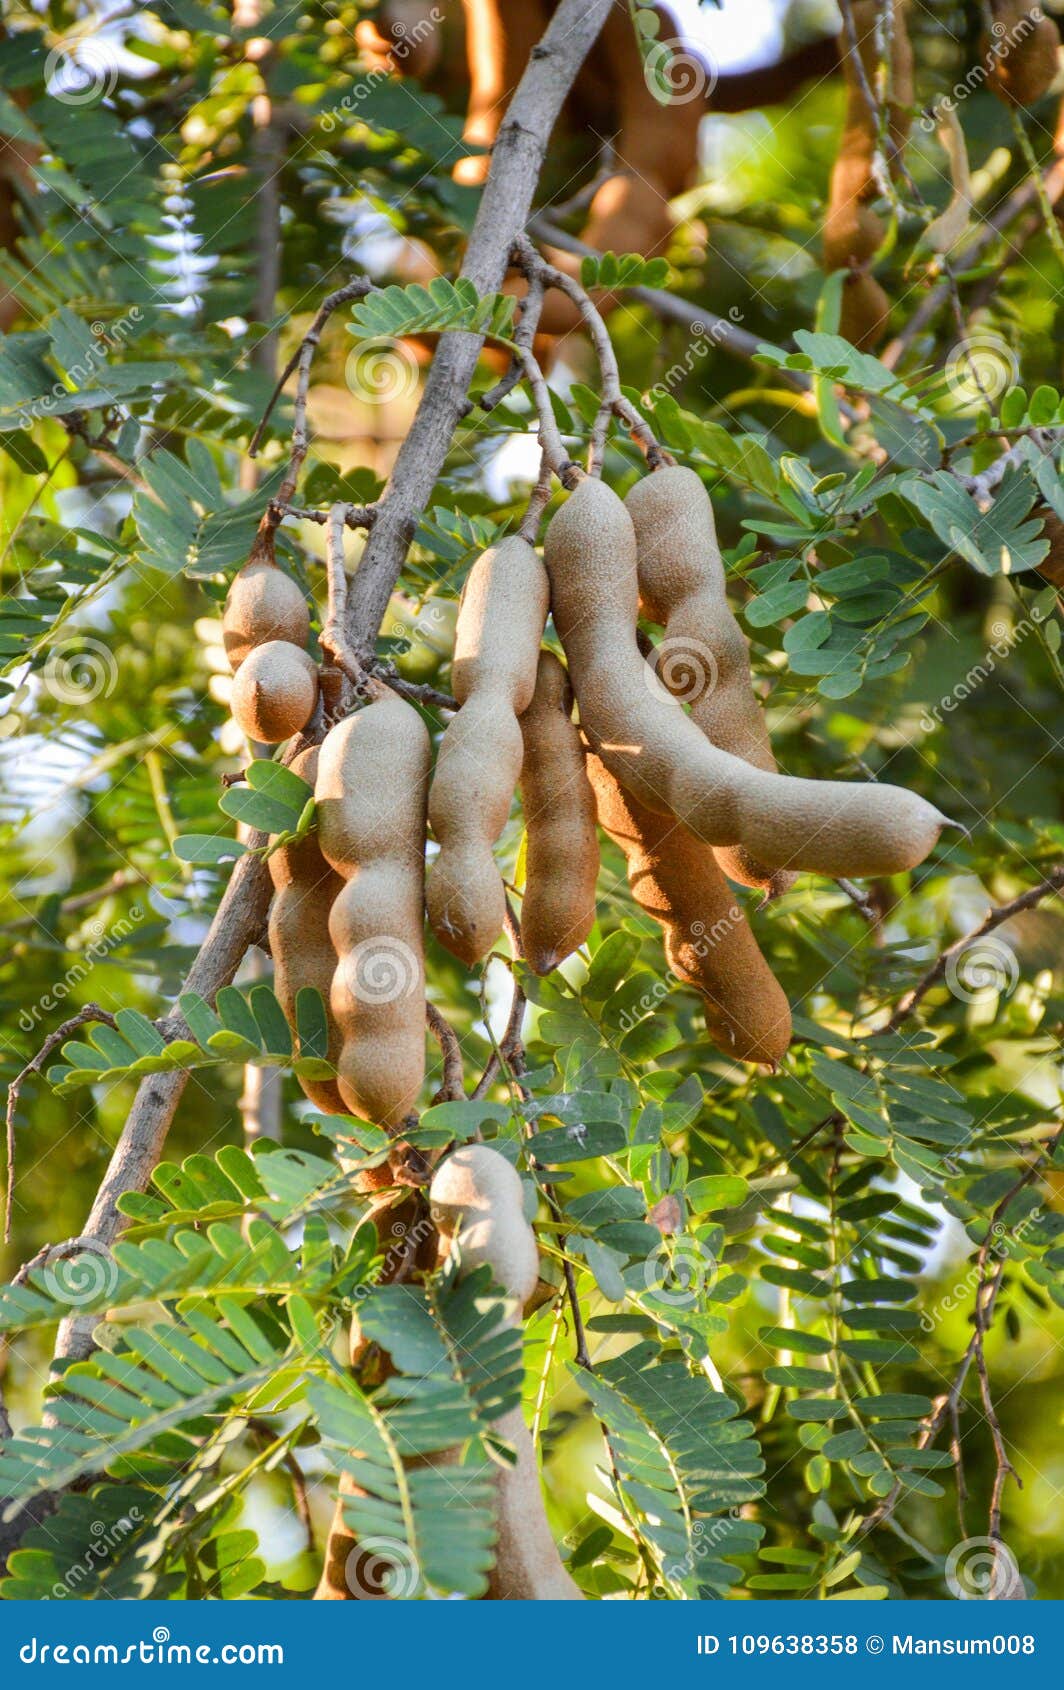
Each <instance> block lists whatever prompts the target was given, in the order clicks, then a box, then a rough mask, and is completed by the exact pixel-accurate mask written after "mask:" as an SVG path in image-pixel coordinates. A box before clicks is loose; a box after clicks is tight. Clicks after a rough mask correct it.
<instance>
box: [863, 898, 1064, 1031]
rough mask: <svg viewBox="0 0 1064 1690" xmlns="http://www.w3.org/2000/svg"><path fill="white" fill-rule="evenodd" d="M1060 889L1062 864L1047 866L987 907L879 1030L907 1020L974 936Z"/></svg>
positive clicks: (897, 1026)
mask: <svg viewBox="0 0 1064 1690" xmlns="http://www.w3.org/2000/svg"><path fill="white" fill-rule="evenodd" d="M1061 891H1064V865H1061V866H1060V867H1059V868H1053V869H1050V871H1049V873H1048V875H1047V876H1046V878H1045V880H1044V881H1043V882H1042V884H1041V885H1040V886H1032V887H1031V889H1030V891H1028V892H1023V893H1021V894H1020V896H1019V897H1018V898H1013V899H1012V901H1011V903H1008V904H999V905H998V906H997V907H996V908H994V909H990V910H988V911H987V913H986V915H985V916H984V918H983V920H982V921H981V922H980V923H979V926H978V927H973V928H972V930H971V932H970V933H965V934H964V935H963V937H962V938H960V939H958V940H956V942H955V943H954V944H952V945H950V946H948V948H947V949H946V950H944V951H943V952H942V954H941V956H939V957H936V959H935V961H934V963H933V964H932V966H931V967H930V968H929V969H928V971H927V973H926V974H925V975H924V976H923V977H922V978H921V979H920V980H918V981H917V983H916V985H915V986H913V987H912V989H911V990H910V991H908V992H906V993H905V995H904V997H903V998H901V1000H900V1001H899V1003H898V1006H897V1008H896V1009H895V1011H894V1013H893V1015H892V1016H891V1018H890V1020H889V1021H888V1022H887V1024H886V1026H885V1027H884V1029H883V1031H884V1032H886V1033H894V1032H896V1031H897V1029H898V1028H899V1027H900V1026H901V1024H902V1022H903V1021H905V1020H907V1019H908V1017H909V1016H910V1015H911V1014H912V1012H913V1010H914V1009H916V1008H917V1006H918V1005H919V1004H920V1003H921V1002H922V1000H923V999H924V998H925V997H926V996H927V994H928V992H929V991H930V990H931V988H932V987H933V986H937V985H938V983H939V981H940V980H942V979H943V978H944V976H945V973H946V969H947V968H948V967H949V965H950V963H951V962H952V961H953V959H954V957H957V956H959V955H960V954H961V952H962V951H964V950H967V948H968V946H969V945H971V944H972V943H974V941H975V940H976V939H981V938H983V936H984V935H985V934H987V933H992V932H993V931H994V928H995V927H1000V926H1001V925H1002V923H1003V922H1006V921H1008V920H1009V918H1010V917H1011V916H1014V915H1019V913H1020V911H1021V910H1029V909H1033V908H1034V906H1035V904H1040V903H1041V902H1042V900H1043V898H1051V897H1053V895H1054V893H1057V892H1061Z"/></svg>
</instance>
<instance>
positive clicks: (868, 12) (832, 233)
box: [824, 0, 913, 349]
mask: <svg viewBox="0 0 1064 1690" xmlns="http://www.w3.org/2000/svg"><path fill="white" fill-rule="evenodd" d="M892 8H893V9H892V27H891V43H892V57H891V65H890V91H889V106H888V120H887V131H888V136H889V140H890V144H891V146H892V147H893V148H894V149H895V152H896V153H900V149H901V148H902V146H903V145H904V142H905V139H906V136H907V134H908V129H909V124H910V121H911V114H912V103H913V58H912V46H911V43H910V41H909V34H908V28H907V24H906V7H905V5H904V3H903V0H892ZM850 11H851V17H852V21H853V27H854V33H855V35H856V38H857V43H858V50H859V57H858V54H855V53H854V50H853V47H852V44H851V41H850V35H849V31H848V30H846V29H843V31H842V34H841V36H840V38H839V40H840V47H841V49H842V70H843V76H844V78H845V80H846V119H845V124H844V127H843V132H842V138H841V140H840V142H839V151H838V156H837V158H836V161H835V167H834V169H833V171H832V175H831V188H830V193H829V198H828V210H827V215H826V218H825V221H824V268H825V269H826V270H828V271H834V270H847V271H848V272H849V274H848V276H847V278H846V281H845V283H844V285H843V290H842V309H841V319H840V323H839V328H840V331H841V333H842V334H843V335H845V337H846V339H847V340H849V341H852V343H853V344H854V346H857V347H861V348H864V349H867V348H868V347H870V346H874V345H875V343H876V342H877V340H878V339H879V338H880V336H881V334H882V332H883V329H884V327H885V325H886V321H887V318H888V316H889V314H890V301H889V300H888V298H887V295H886V293H885V292H884V291H883V289H882V287H881V286H880V284H879V283H878V282H877V281H876V279H875V277H874V276H872V275H871V274H870V272H869V266H870V264H871V263H872V260H873V259H874V257H875V255H876V253H877V251H878V250H879V248H880V246H881V245H882V243H883V240H884V237H885V234H886V229H885V227H884V224H883V221H882V219H881V218H880V217H879V215H878V213H877V212H875V211H874V210H873V209H872V206H871V204H870V203H869V202H870V201H872V200H875V199H876V198H877V197H878V195H879V191H880V189H879V184H878V183H877V181H876V174H875V155H876V149H877V147H878V146H879V142H880V136H879V117H878V112H877V111H875V110H874V109H873V107H872V106H871V105H870V104H869V92H870V91H873V90H875V89H876V87H877V83H878V77H877V70H878V41H877V34H876V28H877V22H878V18H879V6H878V0H854V3H853V5H852V6H851V9H850ZM873 97H874V96H873ZM886 163H887V165H888V167H890V168H891V169H892V170H893V169H894V168H895V167H896V160H895V159H888V160H887V161H886Z"/></svg>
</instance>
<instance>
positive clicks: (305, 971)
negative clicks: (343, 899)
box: [267, 745, 346, 1115]
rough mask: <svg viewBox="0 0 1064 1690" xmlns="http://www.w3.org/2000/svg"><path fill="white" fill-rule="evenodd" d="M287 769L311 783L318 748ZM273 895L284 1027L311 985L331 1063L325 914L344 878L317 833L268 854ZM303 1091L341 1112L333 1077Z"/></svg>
mask: <svg viewBox="0 0 1064 1690" xmlns="http://www.w3.org/2000/svg"><path fill="white" fill-rule="evenodd" d="M289 767H290V768H291V770H292V773H293V774H295V775H299V776H300V777H301V778H302V779H303V780H305V781H307V782H309V784H310V785H311V786H313V785H314V781H315V778H316V776H317V772H318V747H317V746H316V745H311V746H308V747H307V748H306V750H304V751H300V752H299V754H298V755H297V756H296V757H294V758H293V759H292V762H291V763H290V764H289ZM267 867H268V868H269V871H270V879H271V880H272V881H273V887H274V895H273V902H272V904H271V905H270V918H269V938H270V954H271V956H272V957H273V989H274V992H275V993H276V995H277V1000H278V1002H279V1003H280V1005H281V1008H282V1009H283V1010H284V1012H285V1017H286V1019H287V1021H288V1023H289V1026H291V1027H293V1028H294V1027H295V1024H296V994H297V993H298V992H299V991H301V990H302V988H303V987H304V986H312V987H314V989H315V990H316V991H319V992H320V993H321V995H322V997H323V999H324V1000H325V1014H326V1023H327V1028H328V1035H329V1044H328V1051H327V1056H328V1060H329V1061H330V1062H332V1063H333V1064H334V1065H335V1063H336V1062H337V1060H338V1058H339V1055H340V1030H339V1028H338V1027H337V1025H336V1022H335V1020H334V1019H333V1016H332V1014H331V1012H330V1010H329V994H330V991H331V989H332V979H333V975H334V974H335V972H336V952H335V950H334V949H333V943H332V940H331V939H330V938H329V914H330V911H331V910H332V906H333V902H334V900H335V898H336V896H337V894H338V892H339V891H340V889H341V887H342V886H343V881H342V880H341V878H340V876H339V875H338V874H337V873H336V871H335V869H331V868H330V867H329V865H328V863H327V862H326V861H325V858H324V857H323V856H322V854H321V850H320V848H319V845H318V840H317V835H316V834H314V833H308V834H306V835H305V836H304V837H303V838H302V839H300V840H299V841H298V842H297V843H295V844H292V845H283V846H282V847H281V849H280V850H279V851H274V852H273V854H272V855H271V856H270V857H269V858H268V859H267ZM299 1083H300V1085H301V1086H302V1088H303V1090H304V1092H305V1093H306V1095H307V1096H308V1097H309V1098H310V1101H311V1102H312V1103H313V1104H315V1105H316V1106H317V1108H319V1109H323V1110H325V1112H326V1113H327V1114H339V1115H342V1114H344V1113H345V1110H346V1105H345V1103H344V1100H343V1098H342V1097H341V1096H340V1088H339V1086H338V1085H337V1083H336V1081H335V1080H302V1079H301V1080H300V1082H299Z"/></svg>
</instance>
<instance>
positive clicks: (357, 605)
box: [347, 0, 611, 656]
mask: <svg viewBox="0 0 1064 1690" xmlns="http://www.w3.org/2000/svg"><path fill="white" fill-rule="evenodd" d="M610 3H611V0H562V4H561V5H560V6H559V7H558V10H557V11H556V12H555V14H554V16H553V18H552V19H551V22H550V25H549V27H548V29H547V31H546V33H545V34H544V36H543V39H542V41H541V42H540V44H539V46H538V47H536V48H534V50H533V53H532V57H531V59H530V60H529V63H528V68H527V69H526V71H525V74H524V75H523V76H522V78H521V80H520V82H519V83H518V85H517V91H516V93H515V94H514V97H513V100H512V101H511V103H510V109H509V111H508V112H507V114H506V117H505V119H504V121H503V125H502V128H501V129H500V130H499V138H498V140H497V141H496V143H495V148H494V152H493V156H492V163H491V173H490V175H489V176H488V180H487V183H486V184H485V188H484V195H483V198H482V199H481V202H480V209H479V211H478V212H477V218H476V222H475V223H474V225H473V232H472V234H471V235H470V237H469V246H468V248H467V249H466V256H465V263H464V264H463V266H462V275H463V276H466V277H468V278H469V280H470V281H471V282H472V283H473V285H474V286H475V287H476V288H477V290H478V292H480V293H492V292H494V291H495V290H496V289H497V288H498V287H499V286H500V285H501V283H502V281H503V278H504V276H505V275H506V269H507V265H508V262H509V256H510V248H511V246H512V245H513V240H514V236H515V235H516V234H517V233H518V232H519V231H521V230H523V229H524V226H525V222H526V220H527V218H528V214H529V211H530V209H531V205H532V196H533V194H534V192H535V188H536V183H537V181H538V179H539V173H540V169H541V167H542V164H543V158H544V154H545V153H546V150H547V142H548V141H549V139H550V133H551V130H552V129H553V127H554V124H555V121H556V119H557V117H558V113H559V111H560V110H561V106H562V102H563V100H564V99H565V96H566V94H567V93H568V92H569V89H570V87H571V86H572V83H573V80H574V78H575V76H576V73H577V71H578V70H579V69H580V66H581V64H582V63H583V61H584V58H585V57H586V55H587V52H588V50H589V48H590V47H591V44H592V42H593V41H594V40H595V37H596V36H597V35H598V33H599V30H600V29H601V28H602V25H603V24H604V22H605V21H606V16H607V14H608V12H609V10H610ZM482 344H483V341H482V337H481V336H479V335H473V334H465V333H451V334H445V335H443V336H441V338H440V343H439V346H438V348H437V351H436V356H435V358H434V359H433V363H432V368H431V369H430V371H429V374H428V378H427V380H426V382H425V391H424V393H423V394H422V396H421V403H420V405H419V406H418V410H417V415H416V416H415V418H414V421H413V423H412V425H411V428H410V432H409V434H408V435H407V437H406V439H405V440H404V442H403V445H402V448H401V450H400V452H399V457H398V459H397V460H396V465H395V470H394V472H393V474H392V478H391V481H390V482H389V484H388V488H387V491H386V492H385V494H384V497H383V498H382V499H381V502H380V506H379V509H378V512H377V520H376V522H375V523H374V525H373V531H372V533H371V534H370V537H369V541H368V543H367V545H366V549H365V551H364V552H363V554H362V561H361V562H360V564H359V566H358V572H357V574H356V575H355V577H354V580H353V581H352V583H351V590H350V594H349V597H348V621H347V626H348V633H349V634H350V637H351V640H352V642H353V644H354V645H355V646H356V648H357V649H358V650H359V652H360V653H361V654H362V655H363V656H369V655H370V654H371V653H372V651H373V647H374V643H375V641H376V638H377V630H378V628H379V627H380V624H381V619H382V617H383V616H384V612H385V611H386V609H387V608H388V600H389V598H390V597H391V594H392V589H393V588H394V586H395V583H396V581H397V580H398V577H399V571H400V570H401V569H402V567H403V560H404V558H405V557H406V553H407V548H408V547H409V545H410V541H411V539H412V537H413V534H414V529H415V527H416V525H417V520H418V518H419V516H420V515H421V512H422V511H423V510H424V508H425V506H426V505H427V504H428V501H429V499H430V497H431V495H432V489H433V488H434V486H435V485H436V480H437V478H438V476H439V474H440V471H441V469H442V468H443V465H444V461H445V459H446V457H447V453H448V450H449V449H450V444H451V438H452V436H453V434H454V431H455V429H456V428H457V426H458V424H459V423H460V422H461V420H462V416H463V414H464V411H465V407H466V394H467V392H468V390H469V383H470V381H471V380H472V377H473V372H474V370H475V369H476V364H477V358H478V357H479V354H480V348H481V346H482Z"/></svg>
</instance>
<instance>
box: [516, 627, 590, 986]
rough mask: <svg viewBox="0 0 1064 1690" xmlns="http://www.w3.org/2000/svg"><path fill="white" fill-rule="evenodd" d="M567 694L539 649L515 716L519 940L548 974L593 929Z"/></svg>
mask: <svg viewBox="0 0 1064 1690" xmlns="http://www.w3.org/2000/svg"><path fill="white" fill-rule="evenodd" d="M572 712H573V691H572V688H571V686H570V685H569V677H568V675H567V674H566V672H565V667H564V665H563V664H562V663H560V662H559V661H558V659H557V658H556V657H555V655H554V653H553V652H552V651H541V652H540V654H539V666H538V668H537V670H536V690H535V692H534V693H533V695H532V702H531V704H530V705H529V706H528V709H527V710H526V711H525V713H524V715H523V716H522V717H521V734H522V738H523V740H524V762H523V763H522V765H521V802H522V805H523V807H524V815H525V831H526V835H527V845H526V851H525V896H524V902H523V903H522V905H521V938H522V941H523V944H524V951H525V960H526V961H527V963H528V965H529V967H530V968H531V969H532V970H533V972H534V973H536V974H549V973H550V971H551V969H552V968H557V966H558V964H559V963H560V962H562V961H563V960H564V959H565V958H566V957H567V956H569V955H571V953H572V952H573V951H575V950H577V949H578V948H579V947H580V946H581V945H582V944H583V943H584V940H585V939H586V938H587V936H588V934H589V933H590V932H591V929H592V927H593V926H594V924H595V886H596V882H597V880H598V869H599V848H598V834H597V833H596V831H595V795H594V793H593V792H592V790H591V784H590V782H589V780H588V778H587V768H586V755H585V752H584V744H583V741H582V739H581V738H580V730H579V729H578V728H577V726H576V724H575V723H574V721H573V714H572Z"/></svg>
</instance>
